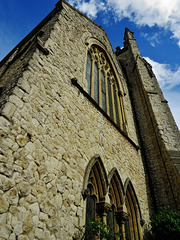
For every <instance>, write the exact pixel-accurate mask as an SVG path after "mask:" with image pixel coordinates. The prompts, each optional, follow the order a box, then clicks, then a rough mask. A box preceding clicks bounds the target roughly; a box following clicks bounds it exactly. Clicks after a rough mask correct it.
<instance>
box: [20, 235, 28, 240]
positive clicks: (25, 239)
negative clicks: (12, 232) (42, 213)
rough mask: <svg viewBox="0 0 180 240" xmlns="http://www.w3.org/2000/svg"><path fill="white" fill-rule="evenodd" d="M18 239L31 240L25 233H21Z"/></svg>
mask: <svg viewBox="0 0 180 240" xmlns="http://www.w3.org/2000/svg"><path fill="white" fill-rule="evenodd" d="M18 240H29V238H28V237H27V236H25V235H19V236H18Z"/></svg>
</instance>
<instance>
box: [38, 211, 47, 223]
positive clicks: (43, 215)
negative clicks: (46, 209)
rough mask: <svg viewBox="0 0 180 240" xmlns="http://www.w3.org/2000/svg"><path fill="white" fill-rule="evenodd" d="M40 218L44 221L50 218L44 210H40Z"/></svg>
mask: <svg viewBox="0 0 180 240" xmlns="http://www.w3.org/2000/svg"><path fill="white" fill-rule="evenodd" d="M39 219H40V220H41V221H43V222H46V221H47V220H48V215H47V214H45V213H43V212H40V214H39Z"/></svg>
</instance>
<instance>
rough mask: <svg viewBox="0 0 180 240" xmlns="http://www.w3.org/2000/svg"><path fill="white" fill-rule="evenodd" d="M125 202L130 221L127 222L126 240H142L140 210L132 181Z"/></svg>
mask: <svg viewBox="0 0 180 240" xmlns="http://www.w3.org/2000/svg"><path fill="white" fill-rule="evenodd" d="M125 204H126V208H127V212H128V213H129V218H128V221H126V223H125V236H126V240H142V233H141V224H140V219H141V217H140V210H139V207H138V206H139V205H138V202H137V198H136V195H135V192H134V188H133V186H132V184H131V182H129V184H128V186H127V190H126V198H125Z"/></svg>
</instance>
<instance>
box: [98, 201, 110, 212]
mask: <svg viewBox="0 0 180 240" xmlns="http://www.w3.org/2000/svg"><path fill="white" fill-rule="evenodd" d="M96 206H97V212H98V213H99V215H103V214H104V213H106V214H107V213H108V212H110V211H112V206H111V204H109V203H107V202H98V203H97V204H96Z"/></svg>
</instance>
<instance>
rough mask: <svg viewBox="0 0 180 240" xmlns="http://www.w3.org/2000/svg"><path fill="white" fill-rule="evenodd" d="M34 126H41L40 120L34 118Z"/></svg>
mask: <svg viewBox="0 0 180 240" xmlns="http://www.w3.org/2000/svg"><path fill="white" fill-rule="evenodd" d="M31 121H32V124H33V126H34V127H38V126H39V122H38V120H37V119H35V118H32V120H31Z"/></svg>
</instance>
